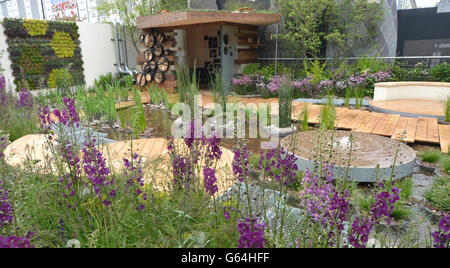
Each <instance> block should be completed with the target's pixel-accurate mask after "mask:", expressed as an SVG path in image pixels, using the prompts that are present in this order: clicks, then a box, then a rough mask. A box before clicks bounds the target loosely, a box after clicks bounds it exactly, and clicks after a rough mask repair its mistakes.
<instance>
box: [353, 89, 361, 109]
mask: <svg viewBox="0 0 450 268" xmlns="http://www.w3.org/2000/svg"><path fill="white" fill-rule="evenodd" d="M352 90H353V97H355V102H356V103H355V108H356V109H360V108H361V107H362V106H363V101H364V88H363V87H361V86H356V87H353V88H352Z"/></svg>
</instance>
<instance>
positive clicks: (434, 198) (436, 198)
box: [424, 177, 450, 213]
mask: <svg viewBox="0 0 450 268" xmlns="http://www.w3.org/2000/svg"><path fill="white" fill-rule="evenodd" d="M449 193H450V178H449V177H441V178H437V179H436V180H435V182H434V183H433V187H432V188H431V189H430V190H428V191H427V192H425V195H424V196H425V198H426V199H427V201H428V202H430V203H431V204H432V205H433V206H435V207H437V208H439V209H440V210H442V211H445V212H447V213H448V212H450V194H449Z"/></svg>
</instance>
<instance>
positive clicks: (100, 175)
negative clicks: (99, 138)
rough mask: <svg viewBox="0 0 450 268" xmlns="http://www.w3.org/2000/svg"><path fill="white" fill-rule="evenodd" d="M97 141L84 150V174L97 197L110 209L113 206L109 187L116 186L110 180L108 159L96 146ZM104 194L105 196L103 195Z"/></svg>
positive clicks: (87, 144) (90, 143) (86, 145)
mask: <svg viewBox="0 0 450 268" xmlns="http://www.w3.org/2000/svg"><path fill="white" fill-rule="evenodd" d="M95 142H96V140H92V141H87V142H86V143H85V144H84V145H85V148H83V149H82V153H83V164H84V167H83V168H84V173H85V174H86V175H87V179H88V181H89V182H90V185H91V187H92V188H93V189H94V191H95V195H96V196H97V198H99V199H100V200H102V199H103V204H104V205H105V206H106V207H108V206H109V205H111V199H112V198H111V196H110V192H109V191H108V187H109V186H112V185H114V179H111V180H109V178H108V176H109V174H110V171H109V169H108V168H107V167H106V159H105V158H104V157H103V154H102V153H101V152H100V151H99V150H98V149H97V148H96V146H95ZM102 194H103V195H102Z"/></svg>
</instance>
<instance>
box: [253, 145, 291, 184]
mask: <svg viewBox="0 0 450 268" xmlns="http://www.w3.org/2000/svg"><path fill="white" fill-rule="evenodd" d="M297 160H298V159H297V157H296V156H295V155H293V154H288V153H287V151H286V150H285V149H284V148H281V149H280V151H279V152H276V150H275V149H273V150H269V151H267V152H266V154H264V152H263V151H261V157H260V159H259V167H258V170H259V171H263V172H264V174H265V175H266V176H269V177H272V178H273V179H274V180H275V181H276V182H278V183H281V184H282V185H283V186H286V187H287V186H289V185H291V184H292V183H295V182H296V180H297V172H298V166H297V164H296V162H297Z"/></svg>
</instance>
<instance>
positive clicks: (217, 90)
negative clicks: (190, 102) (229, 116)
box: [209, 71, 227, 111]
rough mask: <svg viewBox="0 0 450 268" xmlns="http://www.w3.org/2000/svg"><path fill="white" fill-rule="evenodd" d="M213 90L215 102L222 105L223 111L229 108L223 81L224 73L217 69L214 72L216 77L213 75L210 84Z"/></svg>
mask: <svg viewBox="0 0 450 268" xmlns="http://www.w3.org/2000/svg"><path fill="white" fill-rule="evenodd" d="M209 88H211V91H212V93H213V100H214V103H218V104H220V105H221V106H222V109H223V111H226V109H227V96H226V94H225V90H224V86H223V82H222V75H221V74H220V72H219V71H216V72H215V74H214V78H212V77H211V79H210V86H209Z"/></svg>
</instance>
